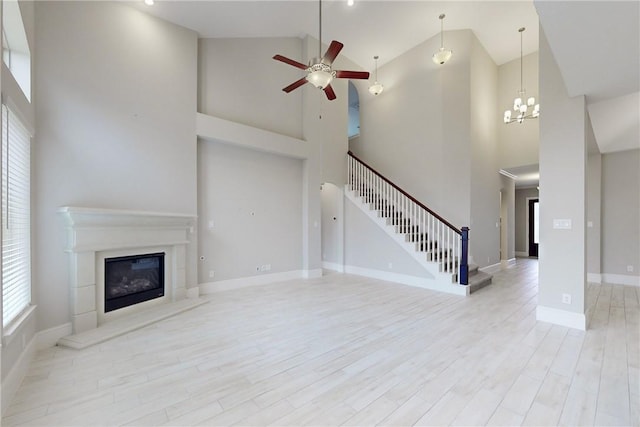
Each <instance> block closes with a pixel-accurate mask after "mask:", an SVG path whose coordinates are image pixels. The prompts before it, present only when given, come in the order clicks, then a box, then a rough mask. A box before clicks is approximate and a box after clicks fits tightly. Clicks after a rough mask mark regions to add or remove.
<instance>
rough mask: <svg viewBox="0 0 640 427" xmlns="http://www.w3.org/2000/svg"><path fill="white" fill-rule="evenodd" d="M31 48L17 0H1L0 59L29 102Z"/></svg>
mask: <svg viewBox="0 0 640 427" xmlns="http://www.w3.org/2000/svg"><path fill="white" fill-rule="evenodd" d="M30 52H31V50H30V48H29V41H28V40H27V33H26V31H25V28H24V24H23V21H22V13H21V12H20V5H19V3H18V1H17V0H2V59H3V61H4V63H5V64H6V65H7V68H9V71H11V75H12V76H13V78H14V79H15V81H16V83H18V86H20V89H22V92H23V93H24V96H25V97H26V98H27V101H29V102H31V53H30Z"/></svg>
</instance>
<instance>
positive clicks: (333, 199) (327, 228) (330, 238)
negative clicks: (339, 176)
mask: <svg viewBox="0 0 640 427" xmlns="http://www.w3.org/2000/svg"><path fill="white" fill-rule="evenodd" d="M321 197H322V261H324V262H329V263H333V264H338V265H342V264H344V192H343V190H342V188H340V187H338V186H336V185H333V184H331V183H324V184H322V196H321Z"/></svg>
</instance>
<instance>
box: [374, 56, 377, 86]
mask: <svg viewBox="0 0 640 427" xmlns="http://www.w3.org/2000/svg"><path fill="white" fill-rule="evenodd" d="M373 59H375V60H376V77H375V80H376V83H377V82H378V55H376V56H374V57H373Z"/></svg>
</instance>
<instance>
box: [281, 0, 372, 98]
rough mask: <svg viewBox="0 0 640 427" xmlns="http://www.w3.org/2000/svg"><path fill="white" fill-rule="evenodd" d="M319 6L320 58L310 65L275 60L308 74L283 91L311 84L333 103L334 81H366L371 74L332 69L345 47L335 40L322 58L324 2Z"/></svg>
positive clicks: (320, 0) (285, 58)
mask: <svg viewBox="0 0 640 427" xmlns="http://www.w3.org/2000/svg"><path fill="white" fill-rule="evenodd" d="M318 6H319V14H318V21H319V37H318V57H317V58H313V59H312V60H311V61H310V62H309V65H308V66H307V65H304V64H303V63H301V62H298V61H295V60H293V59H290V58H287V57H285V56H282V55H275V56H274V57H273V59H275V60H276V61H280V62H284V63H285V64H289V65H291V66H294V67H296V68H299V69H301V70H304V71H306V72H307V75H306V76H304V77H302V78H301V79H299V80H297V81H295V82H293V83H291V84H290V85H289V86H287V87H285V88H283V89H282V90H283V91H284V92H286V93H289V92H291V91H292V90H294V89H297V88H299V87H300V86H302V85H304V84H305V83H307V82H309V83H311V84H312V85H313V86H315V87H317V88H318V89H320V90H323V91H324V93H325V95H326V96H327V99H328V100H329V101H333V100H334V99H336V94H335V92H334V91H333V88H332V87H331V82H332V81H333V79H363V80H366V79H368V78H369V72H367V71H344V70H334V69H332V68H331V65H332V64H333V61H334V60H335V59H336V57H337V56H338V54H339V53H340V51H341V50H342V48H343V47H344V45H343V44H342V43H340V42H339V41H337V40H333V41H332V42H331V44H330V45H329V48H328V49H327V51H326V52H325V54H324V56H321V53H322V0H319V1H318Z"/></svg>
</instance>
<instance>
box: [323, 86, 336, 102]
mask: <svg viewBox="0 0 640 427" xmlns="http://www.w3.org/2000/svg"><path fill="white" fill-rule="evenodd" d="M324 93H325V94H326V95H327V99H328V100H329V101H333V100H334V99H336V93H335V92H334V91H333V88H332V87H331V85H327V87H325V88H324Z"/></svg>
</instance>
